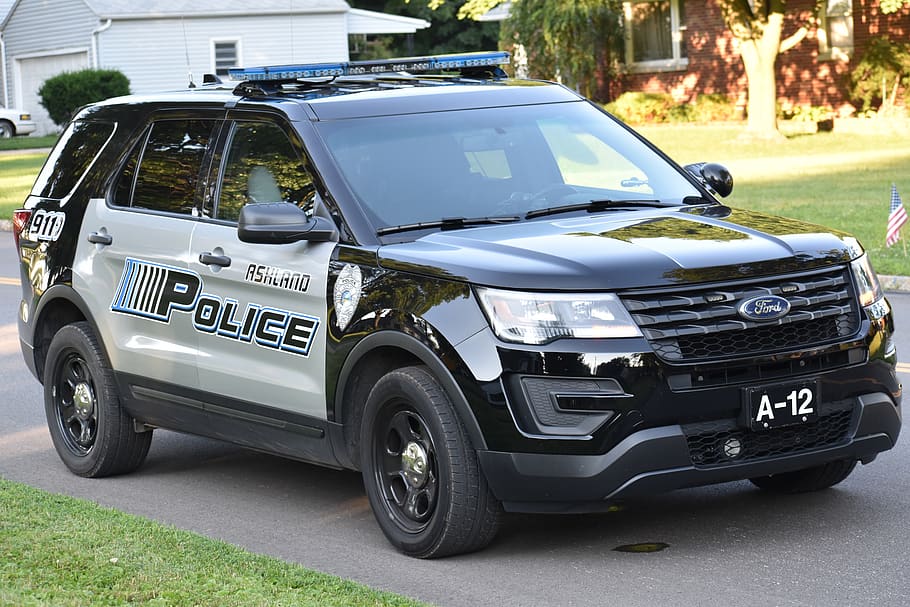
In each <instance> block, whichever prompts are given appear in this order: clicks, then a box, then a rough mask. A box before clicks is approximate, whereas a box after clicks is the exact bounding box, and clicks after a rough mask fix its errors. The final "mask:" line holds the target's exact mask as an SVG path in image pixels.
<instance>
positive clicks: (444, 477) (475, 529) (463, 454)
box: [360, 367, 501, 558]
mask: <svg viewBox="0 0 910 607" xmlns="http://www.w3.org/2000/svg"><path fill="white" fill-rule="evenodd" d="M360 445H361V447H360V457H361V469H362V471H363V482H364V485H365V487H366V492H367V496H368V497H369V500H370V505H371V506H372V508H373V513H374V514H375V515H376V520H377V521H378V522H379V526H380V527H381V528H382V531H383V533H385V535H386V537H387V538H388V539H389V541H390V542H391V543H392V544H393V545H394V546H395V547H396V548H398V549H399V550H401V551H402V552H404V553H405V554H407V555H409V556H415V557H419V558H434V557H441V556H447V555H452V554H461V553H464V552H471V551H474V550H479V549H480V548H483V547H484V546H486V545H487V544H489V543H490V541H492V539H493V537H494V536H495V535H496V531H497V530H498V528H499V519H500V514H501V508H500V504H499V502H498V501H497V500H496V498H495V497H494V496H493V494H492V492H491V491H490V489H489V487H488V486H487V483H486V479H485V478H484V477H483V473H482V472H481V470H480V468H479V466H478V462H477V455H476V453H475V452H474V448H473V447H472V446H471V443H470V440H469V439H468V436H467V433H466V432H465V430H464V427H463V426H462V424H461V421H460V420H459V418H458V416H457V414H456V413H455V410H454V409H453V407H452V404H451V401H450V400H449V398H448V396H447V395H446V393H445V391H444V390H443V389H442V387H441V386H440V385H439V382H438V381H437V380H436V378H435V377H433V375H431V374H430V373H429V371H428V370H427V369H425V368H423V367H406V368H403V369H398V370H395V371H391V372H389V373H387V374H386V375H384V376H383V377H382V378H381V379H380V380H379V381H378V382H377V383H376V385H375V386H374V387H373V390H372V391H371V392H370V395H369V397H368V398H367V403H366V407H365V409H364V413H363V422H362V426H361V443H360Z"/></svg>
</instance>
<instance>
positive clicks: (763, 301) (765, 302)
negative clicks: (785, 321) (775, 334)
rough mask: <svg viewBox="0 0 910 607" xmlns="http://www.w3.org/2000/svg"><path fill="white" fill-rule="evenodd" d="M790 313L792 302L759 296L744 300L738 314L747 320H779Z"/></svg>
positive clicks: (780, 298) (776, 297) (769, 296)
mask: <svg viewBox="0 0 910 607" xmlns="http://www.w3.org/2000/svg"><path fill="white" fill-rule="evenodd" d="M789 311H790V302H789V301H787V300H786V299H784V298H783V297H778V296H777V295H759V296H758V297H750V298H749V299H745V300H743V301H742V302H741V303H740V304H739V307H738V308H737V312H739V315H740V316H742V317H743V318H745V319H746V320H758V321H762V320H777V319H778V318H783V317H784V316H786V315H787V312H789Z"/></svg>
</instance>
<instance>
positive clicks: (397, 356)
mask: <svg viewBox="0 0 910 607" xmlns="http://www.w3.org/2000/svg"><path fill="white" fill-rule="evenodd" d="M420 364H423V363H422V362H421V360H420V359H419V358H417V357H416V356H414V355H413V354H411V353H410V352H407V351H406V350H402V349H400V348H396V347H394V346H383V347H380V348H376V349H375V350H372V351H370V352H369V353H368V354H366V355H364V356H363V358H361V359H360V360H358V361H357V364H356V365H355V366H354V368H353V369H352V370H351V373H350V376H349V377H350V378H351V379H350V381H348V382H347V385H345V386H344V393H343V394H342V398H341V403H342V404H341V418H340V419H339V420H338V421H340V422H341V423H342V424H343V425H344V444H345V447H346V451H347V453H346V455H347V457H348V458H349V459H350V462H348V463H349V464H350V465H351V466H352V467H353V468H355V469H357V470H359V469H360V420H361V418H362V416H363V406H364V404H365V403H366V400H367V397H368V396H369V395H370V390H372V389H373V386H374V385H376V382H377V381H379V378H381V377H382V376H383V375H385V374H386V373H388V372H389V371H392V370H393V369H399V368H401V367H407V366H409V365H420Z"/></svg>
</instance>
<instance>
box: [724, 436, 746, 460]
mask: <svg viewBox="0 0 910 607" xmlns="http://www.w3.org/2000/svg"><path fill="white" fill-rule="evenodd" d="M742 452H743V442H742V441H741V440H739V439H738V438H734V437H731V438H728V439H727V440H725V441H724V455H725V456H726V457H727V458H728V459H736V458H737V457H739V456H740V455H742Z"/></svg>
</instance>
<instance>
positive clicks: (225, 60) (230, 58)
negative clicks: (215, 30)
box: [212, 40, 240, 77]
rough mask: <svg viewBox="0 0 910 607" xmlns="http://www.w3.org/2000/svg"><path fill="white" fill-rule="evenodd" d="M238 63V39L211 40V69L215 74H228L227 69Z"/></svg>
mask: <svg viewBox="0 0 910 607" xmlns="http://www.w3.org/2000/svg"><path fill="white" fill-rule="evenodd" d="M238 65H240V42H239V41H238V40H212V69H213V70H214V72H215V75H216V76H224V77H226V76H227V75H228V70H229V69H230V68H232V67H237V66H238Z"/></svg>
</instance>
